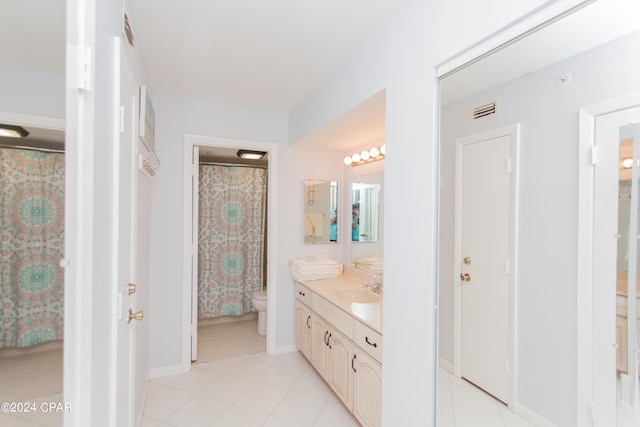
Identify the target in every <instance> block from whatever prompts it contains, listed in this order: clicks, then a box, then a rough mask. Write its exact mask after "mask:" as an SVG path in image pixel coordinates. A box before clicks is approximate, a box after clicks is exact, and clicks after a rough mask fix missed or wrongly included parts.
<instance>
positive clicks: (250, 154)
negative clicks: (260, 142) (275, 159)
mask: <svg viewBox="0 0 640 427" xmlns="http://www.w3.org/2000/svg"><path fill="white" fill-rule="evenodd" d="M265 154H267V152H266V151H254V150H238V152H237V153H236V155H237V156H238V157H240V158H241V159H251V160H260V159H261V158H263V157H264V155H265Z"/></svg>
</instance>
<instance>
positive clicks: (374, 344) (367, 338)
mask: <svg viewBox="0 0 640 427" xmlns="http://www.w3.org/2000/svg"><path fill="white" fill-rule="evenodd" d="M364 340H365V341H366V342H367V344H369V345H372V346H373V347H375V348H378V344H376V343H374V342H369V337H364Z"/></svg>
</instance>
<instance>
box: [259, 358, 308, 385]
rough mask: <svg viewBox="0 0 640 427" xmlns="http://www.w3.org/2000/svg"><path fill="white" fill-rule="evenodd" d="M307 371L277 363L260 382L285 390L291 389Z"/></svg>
mask: <svg viewBox="0 0 640 427" xmlns="http://www.w3.org/2000/svg"><path fill="white" fill-rule="evenodd" d="M305 371H306V367H304V368H300V367H295V366H288V365H286V364H280V363H275V364H274V365H273V366H271V367H270V368H269V369H268V370H267V372H265V373H264V375H262V376H261V377H260V379H259V380H258V382H261V383H264V384H269V385H275V386H278V387H283V388H291V387H293V385H294V384H295V383H296V382H297V381H298V380H299V379H300V377H301V376H302V374H304V373H305Z"/></svg>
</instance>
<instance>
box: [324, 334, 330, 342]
mask: <svg viewBox="0 0 640 427" xmlns="http://www.w3.org/2000/svg"><path fill="white" fill-rule="evenodd" d="M328 334H329V331H324V345H329V341H328V340H327V335H328Z"/></svg>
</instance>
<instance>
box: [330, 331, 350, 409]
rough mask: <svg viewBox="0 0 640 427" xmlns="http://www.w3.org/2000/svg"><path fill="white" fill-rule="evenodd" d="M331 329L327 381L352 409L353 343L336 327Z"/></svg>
mask: <svg viewBox="0 0 640 427" xmlns="http://www.w3.org/2000/svg"><path fill="white" fill-rule="evenodd" d="M329 329H330V331H329V333H330V338H329V360H328V362H327V382H328V383H329V386H331V388H332V389H333V391H334V392H335V393H336V395H338V397H339V398H340V400H342V403H344V404H345V406H346V407H347V408H348V409H349V410H350V411H351V409H352V407H353V371H352V370H351V359H352V356H353V344H351V341H349V340H348V339H347V338H346V337H345V336H344V335H342V334H341V333H340V332H338V331H337V330H335V329H334V328H329Z"/></svg>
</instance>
